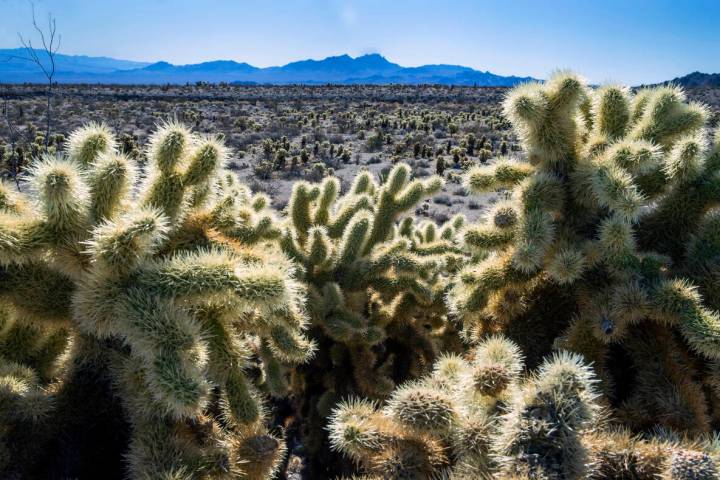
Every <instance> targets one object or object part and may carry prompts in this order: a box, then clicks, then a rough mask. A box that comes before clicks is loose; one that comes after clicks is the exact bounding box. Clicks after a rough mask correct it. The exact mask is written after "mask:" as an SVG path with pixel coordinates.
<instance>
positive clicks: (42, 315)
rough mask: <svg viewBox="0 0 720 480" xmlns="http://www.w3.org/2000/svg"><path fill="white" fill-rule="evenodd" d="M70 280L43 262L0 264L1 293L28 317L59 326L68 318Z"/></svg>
mask: <svg viewBox="0 0 720 480" xmlns="http://www.w3.org/2000/svg"><path fill="white" fill-rule="evenodd" d="M72 285H73V284H72V280H71V279H70V278H68V277H67V276H66V275H64V274H62V273H60V272H57V271H55V270H54V269H50V268H48V267H47V266H46V265H45V264H43V263H27V264H23V265H8V266H6V267H2V268H0V292H1V293H0V297H2V298H3V299H4V300H5V301H7V302H8V303H10V304H11V305H12V306H13V308H14V309H15V310H16V312H17V314H18V315H20V316H21V317H22V318H24V319H26V320H27V321H32V322H38V323H39V324H41V325H42V324H55V325H56V326H60V325H63V324H67V323H68V322H69V321H70V318H71V314H70V299H71V295H72V291H73V288H72Z"/></svg>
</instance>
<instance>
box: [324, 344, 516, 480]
mask: <svg viewBox="0 0 720 480" xmlns="http://www.w3.org/2000/svg"><path fill="white" fill-rule="evenodd" d="M521 368H522V357H521V356H520V353H519V351H518V348H517V347H516V346H515V345H514V344H513V343H512V342H510V341H508V340H506V339H504V338H502V337H492V338H489V339H487V340H486V341H485V342H483V343H481V344H480V345H478V346H477V347H476V348H474V349H472V350H471V351H470V352H469V353H468V355H467V358H461V357H459V356H455V355H446V356H443V357H441V358H440V359H439V360H438V361H437V362H436V363H435V365H434V368H433V372H432V373H431V374H429V375H427V376H425V377H423V378H421V379H419V380H415V381H411V382H409V383H406V384H403V385H401V386H400V387H398V388H397V389H396V390H395V391H394V392H393V393H392V395H391V396H390V398H389V399H388V401H387V402H386V404H385V405H384V406H383V407H382V408H380V407H379V406H378V405H377V404H375V403H372V402H369V401H366V400H349V401H347V402H344V403H342V404H340V405H339V406H338V407H337V408H336V409H335V410H334V411H333V414H332V416H331V417H330V422H329V426H328V430H329V432H330V435H329V436H330V442H331V444H332V446H333V448H335V449H336V450H338V451H339V452H341V453H342V454H344V455H346V456H347V457H349V458H350V459H352V460H354V461H355V462H356V463H357V464H358V465H359V467H360V469H361V470H362V471H363V472H364V473H366V474H368V475H370V477H371V478H374V476H377V478H413V479H418V480H419V479H432V478H445V477H444V475H451V477H450V478H492V475H493V472H495V471H496V469H495V461H494V453H493V451H492V438H493V436H496V435H497V434H498V431H497V422H498V418H499V414H500V413H501V412H502V411H503V410H504V408H506V407H507V406H508V405H509V404H510V399H511V398H512V397H513V395H515V394H516V391H517V389H518V388H519V384H520V369H521ZM488 370H493V371H494V372H502V374H501V376H502V377H503V380H502V381H501V382H497V383H495V384H494V388H493V389H491V390H489V389H487V388H485V384H480V385H478V384H477V383H476V382H474V379H476V377H477V376H478V375H483V374H487V372H488Z"/></svg>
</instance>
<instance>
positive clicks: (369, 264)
mask: <svg viewBox="0 0 720 480" xmlns="http://www.w3.org/2000/svg"><path fill="white" fill-rule="evenodd" d="M441 186H442V180H441V179H440V178H438V177H430V178H428V179H425V180H411V179H410V167H409V166H407V165H405V164H399V165H396V166H395V167H393V168H392V170H390V172H389V173H388V175H387V177H386V180H385V181H384V182H383V183H381V184H378V183H376V181H375V180H374V179H373V177H372V175H371V174H370V172H368V171H362V172H360V173H359V174H358V176H357V177H356V178H355V180H354V182H353V184H352V185H351V186H350V188H349V190H348V191H347V193H345V194H344V195H341V194H340V182H339V180H338V179H336V178H333V177H328V178H326V179H325V180H324V181H323V182H322V183H320V184H311V183H307V182H298V183H296V184H295V185H294V188H293V192H292V196H291V198H290V202H289V205H288V207H287V221H286V222H285V226H284V227H283V229H284V232H283V235H282V238H281V240H280V244H281V246H282V249H283V250H284V251H285V252H286V254H287V255H288V256H289V257H290V258H292V259H293V260H295V261H296V263H297V264H298V265H300V266H301V270H300V274H299V277H298V278H299V279H301V280H303V281H304V282H305V283H306V285H307V288H308V297H309V302H308V305H309V308H308V310H309V313H310V316H311V320H312V325H313V328H312V330H311V334H312V336H313V338H315V339H317V342H318V344H319V345H320V348H319V351H318V355H317V356H316V357H315V358H314V359H313V361H312V362H311V363H309V364H308V366H307V367H303V368H301V369H299V371H300V373H301V375H299V376H295V383H294V385H293V387H294V389H295V392H296V393H300V392H302V393H301V395H302V396H304V397H305V401H308V403H309V408H308V407H305V406H303V407H300V409H301V410H303V411H308V412H309V418H310V422H309V423H310V424H311V425H312V426H311V428H310V437H313V438H306V439H305V440H304V443H305V444H308V445H309V446H310V448H311V451H314V452H316V453H317V457H316V458H320V457H321V456H322V455H323V453H322V452H321V451H320V445H321V443H320V442H321V441H322V439H321V433H322V428H323V427H324V426H325V421H326V417H327V415H329V413H330V409H331V408H332V406H333V405H334V404H335V403H336V402H337V401H339V400H340V399H341V398H343V397H347V396H351V395H352V396H362V397H366V398H373V399H382V398H385V397H386V396H387V395H388V394H389V393H390V392H391V391H392V389H393V388H394V387H395V383H396V382H397V381H398V380H404V379H407V378H413V377H417V376H420V375H422V374H424V373H425V372H426V371H427V369H428V368H429V367H430V365H431V364H432V361H433V360H434V358H435V356H436V355H437V353H438V351H439V349H440V347H441V346H445V347H447V346H448V345H453V346H457V345H458V342H457V336H456V335H453V332H454V329H453V328H452V327H451V326H450V325H448V323H447V322H445V306H444V302H443V298H444V293H445V290H446V287H447V284H448V280H449V273H450V272H451V271H452V270H453V269H455V268H456V266H455V264H454V260H455V259H457V258H459V253H460V251H459V249H458V245H457V242H456V240H455V237H456V233H457V231H458V230H459V228H460V227H461V226H462V223H463V221H464V218H463V217H461V216H460V217H456V218H453V219H451V220H449V221H448V222H447V223H445V224H444V225H440V226H438V225H436V224H435V223H432V222H421V223H418V222H416V221H415V219H414V218H413V217H405V218H403V219H402V220H401V219H400V217H401V215H403V214H404V213H405V212H407V211H409V210H411V209H414V208H415V206H416V205H417V204H418V203H419V202H420V201H421V200H422V199H423V198H425V197H427V196H429V195H431V194H433V193H435V192H437V191H438V190H439V189H440V188H441ZM315 395H319V397H317V398H315ZM306 408H307V410H306Z"/></svg>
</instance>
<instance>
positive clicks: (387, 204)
mask: <svg viewBox="0 0 720 480" xmlns="http://www.w3.org/2000/svg"><path fill="white" fill-rule="evenodd" d="M409 177H410V167H409V166H407V165H405V164H398V165H396V166H395V167H394V168H393V169H392V170H391V171H390V174H389V175H388V179H387V182H385V184H384V185H383V186H382V187H381V189H380V191H379V192H378V198H379V201H378V206H377V210H376V212H375V214H374V217H373V223H372V226H371V228H370V233H369V235H368V239H367V241H366V243H365V247H364V249H363V252H364V253H365V254H367V253H369V252H370V251H371V250H372V248H373V247H374V246H375V245H377V244H378V243H380V242H383V241H385V240H386V239H387V238H388V236H389V235H390V233H391V231H392V227H393V224H394V222H395V220H396V219H397V216H398V215H399V214H400V213H402V212H403V211H406V210H407V209H409V208H411V207H412V206H413V205H415V204H416V203H417V202H419V201H420V200H421V199H422V198H423V197H426V196H429V195H432V194H434V193H436V192H437V191H438V190H440V188H441V187H442V179H440V178H439V177H432V178H430V179H428V180H425V181H421V180H413V181H410V180H409Z"/></svg>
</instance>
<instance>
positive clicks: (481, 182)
mask: <svg viewBox="0 0 720 480" xmlns="http://www.w3.org/2000/svg"><path fill="white" fill-rule="evenodd" d="M534 170H535V169H534V168H533V167H532V165H530V164H528V163H523V162H519V161H517V160H514V159H511V158H500V159H498V160H497V161H496V162H495V163H494V164H492V165H484V166H479V167H472V168H471V169H470V170H469V171H468V173H467V175H466V177H465V185H466V187H467V188H468V190H470V191H471V192H474V193H487V192H494V191H496V190H498V189H500V188H513V187H514V186H515V185H517V184H518V183H520V182H521V181H522V180H524V179H526V178H528V177H529V176H530V175H532V174H533V172H534Z"/></svg>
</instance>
